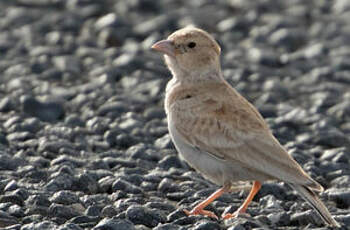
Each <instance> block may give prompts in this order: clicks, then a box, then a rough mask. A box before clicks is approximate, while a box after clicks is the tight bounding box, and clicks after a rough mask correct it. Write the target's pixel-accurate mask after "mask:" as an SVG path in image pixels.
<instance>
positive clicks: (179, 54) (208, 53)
mask: <svg viewBox="0 0 350 230" xmlns="http://www.w3.org/2000/svg"><path fill="white" fill-rule="evenodd" d="M152 49H154V50H156V51H159V52H161V53H163V54H164V57H165V62H166V64H167V66H168V67H169V69H170V71H171V72H172V73H173V75H174V76H175V77H176V76H178V77H180V76H193V75H197V74H198V73H205V72H210V71H213V70H219V69H220V61H219V60H220V46H219V45H218V43H217V42H216V41H215V40H214V38H213V37H212V36H211V35H210V34H208V33H207V32H205V31H204V30H201V29H198V28H194V27H186V28H184V29H180V30H177V31H175V32H174V33H172V34H171V35H170V36H169V37H168V38H167V39H166V40H161V41H159V42H157V43H155V44H154V45H153V46H152ZM197 76H198V75H197Z"/></svg>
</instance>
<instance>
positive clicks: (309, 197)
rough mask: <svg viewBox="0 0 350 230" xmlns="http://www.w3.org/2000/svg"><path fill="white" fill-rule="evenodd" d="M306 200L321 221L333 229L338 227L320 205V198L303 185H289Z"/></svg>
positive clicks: (326, 210)
mask: <svg viewBox="0 0 350 230" xmlns="http://www.w3.org/2000/svg"><path fill="white" fill-rule="evenodd" d="M289 185H290V186H291V187H292V188H294V189H295V190H296V191H298V193H299V194H300V195H301V196H302V197H303V199H304V200H306V201H307V202H308V203H309V204H310V205H311V206H312V207H313V208H314V209H315V210H316V211H317V212H318V214H319V215H320V216H321V217H322V219H323V220H324V221H325V222H326V223H327V224H329V225H330V226H333V227H340V225H339V223H338V222H337V221H336V220H335V219H334V218H333V217H332V215H331V214H330V212H329V211H328V209H327V208H326V206H325V205H324V204H323V203H322V201H321V200H320V198H319V197H318V196H317V195H316V194H315V193H314V192H313V191H312V190H311V189H309V188H308V187H306V186H305V185H299V184H289Z"/></svg>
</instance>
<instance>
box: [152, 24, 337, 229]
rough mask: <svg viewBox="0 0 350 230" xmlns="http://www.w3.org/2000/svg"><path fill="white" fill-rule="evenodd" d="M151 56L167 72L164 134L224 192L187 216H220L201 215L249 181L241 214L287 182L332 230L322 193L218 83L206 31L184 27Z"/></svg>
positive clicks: (253, 112)
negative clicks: (270, 185)
mask: <svg viewBox="0 0 350 230" xmlns="http://www.w3.org/2000/svg"><path fill="white" fill-rule="evenodd" d="M152 49H154V50H156V51H159V52H161V53H163V54H164V58H165V63H166V65H167V66H168V68H169V70H170V71H171V73H172V77H173V78H172V79H171V80H170V81H169V83H168V85H167V87H166V97H165V111H166V114H167V119H168V128H169V133H170V136H171V139H172V140H173V142H174V144H175V147H176V149H177V151H178V152H179V153H180V156H181V157H182V158H183V159H184V160H185V161H186V162H187V163H188V164H189V165H191V166H192V167H193V168H194V169H196V170H197V171H198V172H200V173H201V174H202V175H203V176H204V177H205V178H207V179H209V180H210V181H212V182H213V183H215V184H217V185H219V186H222V187H221V188H220V189H218V190H217V191H216V192H214V193H213V194H212V195H211V196H209V197H208V198H207V199H206V200H204V201H203V202H201V203H200V204H198V205H197V206H196V207H194V208H193V209H192V210H191V211H187V210H184V211H185V213H186V214H187V215H200V214H202V215H206V216H209V217H213V218H217V216H216V215H215V214H214V213H212V212H210V211H207V210H204V208H205V207H206V206H207V205H208V204H209V203H211V202H212V201H214V200H215V199H216V198H218V197H219V196H221V195H222V194H223V193H225V192H229V191H230V188H231V186H232V184H233V183H235V182H237V181H254V182H253V186H252V188H251V191H250V193H249V195H248V197H247V198H246V200H245V201H244V202H243V204H242V205H241V207H240V208H239V209H238V210H237V211H236V212H234V213H232V214H230V213H227V214H223V215H222V218H224V219H227V218H231V217H236V216H237V215H238V214H240V213H244V212H245V211H246V209H247V207H248V205H249V203H250V202H251V201H252V199H253V198H254V196H255V194H256V193H257V192H258V191H259V189H260V188H261V183H262V182H264V181H268V180H281V181H284V182H286V183H288V184H289V185H290V186H291V187H292V188H294V189H295V190H296V191H298V192H299V194H300V195H301V196H302V197H303V198H304V199H305V200H306V201H307V202H308V203H309V204H310V205H311V206H312V207H313V208H314V209H315V210H316V211H317V212H318V213H319V214H320V216H321V217H322V219H323V220H324V221H325V222H326V223H327V224H329V225H331V226H337V227H339V226H340V225H339V224H338V223H337V221H336V220H334V219H333V217H332V216H331V214H330V213H329V211H328V210H327V208H326V207H325V205H324V204H323V203H322V201H321V200H320V199H319V198H318V196H317V195H316V194H315V192H320V191H323V187H322V186H321V185H320V184H319V183H317V182H316V181H315V180H313V179H312V178H311V177H310V176H308V175H307V174H306V173H305V172H304V170H303V169H302V168H301V167H300V166H299V164H298V163H297V162H296V161H295V160H294V159H293V158H292V157H290V156H289V155H288V153H287V151H286V150H285V149H284V147H283V146H282V145H281V144H280V143H279V142H278V140H277V139H276V138H275V137H274V136H273V134H272V132H271V130H270V129H269V127H268V125H267V123H266V122H265V121H264V119H263V117H262V116H261V115H260V113H259V112H258V110H257V109H256V108H255V107H254V106H253V105H252V104H251V103H249V102H248V101H247V100H246V99H245V98H244V97H242V96H241V95H240V94H239V93H238V92H237V91H236V90H235V89H234V88H232V87H231V86H230V85H229V84H228V83H227V82H226V81H225V79H224V78H223V75H222V72H221V66H220V53H221V49H220V46H219V45H218V43H217V42H216V41H215V40H214V39H213V37H212V36H211V35H209V34H208V33H207V32H205V31H203V30H201V29H198V28H194V27H186V28H184V29H180V30H178V31H175V32H174V33H173V34H171V35H170V36H169V37H168V38H167V39H166V40H162V41H159V42H157V43H155V44H154V45H153V46H152Z"/></svg>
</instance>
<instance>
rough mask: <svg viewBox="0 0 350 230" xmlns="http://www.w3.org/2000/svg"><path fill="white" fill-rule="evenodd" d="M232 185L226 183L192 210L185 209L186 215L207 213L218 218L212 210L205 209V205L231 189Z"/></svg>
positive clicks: (206, 214)
mask: <svg viewBox="0 0 350 230" xmlns="http://www.w3.org/2000/svg"><path fill="white" fill-rule="evenodd" d="M230 188H231V185H224V186H223V187H222V188H220V189H218V190H217V191H216V192H214V193H213V194H211V195H210V196H209V197H208V198H207V199H206V200H204V201H203V202H201V203H199V204H198V205H196V207H194V208H193V209H192V210H191V211H188V210H184V212H185V213H186V215H188V216H191V215H205V216H209V217H212V218H215V219H218V217H217V216H216V215H215V214H214V213H213V212H210V211H206V210H204V208H205V207H207V206H208V205H209V204H210V203H211V202H213V201H214V200H215V199H216V198H218V197H220V196H221V195H222V194H223V193H225V192H228V191H230Z"/></svg>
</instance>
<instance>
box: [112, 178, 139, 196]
mask: <svg viewBox="0 0 350 230" xmlns="http://www.w3.org/2000/svg"><path fill="white" fill-rule="evenodd" d="M119 190H122V191H124V192H127V193H132V194H140V193H142V190H141V189H140V188H139V187H137V186H135V185H133V184H131V183H129V182H127V181H125V180H122V179H117V180H116V181H115V182H114V183H113V184H112V191H113V192H116V191H119Z"/></svg>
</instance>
